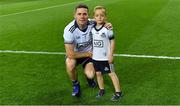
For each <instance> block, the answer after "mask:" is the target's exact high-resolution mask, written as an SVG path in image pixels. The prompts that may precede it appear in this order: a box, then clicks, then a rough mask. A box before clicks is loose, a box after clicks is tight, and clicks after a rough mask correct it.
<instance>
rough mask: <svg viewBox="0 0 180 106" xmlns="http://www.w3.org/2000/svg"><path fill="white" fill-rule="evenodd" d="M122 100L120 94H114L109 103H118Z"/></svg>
mask: <svg viewBox="0 0 180 106" xmlns="http://www.w3.org/2000/svg"><path fill="white" fill-rule="evenodd" d="M121 98H122V92H119V93H115V94H114V96H113V97H112V98H111V101H118V100H119V99H121Z"/></svg>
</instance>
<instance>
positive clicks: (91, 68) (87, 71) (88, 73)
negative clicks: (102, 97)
mask: <svg viewBox="0 0 180 106" xmlns="http://www.w3.org/2000/svg"><path fill="white" fill-rule="evenodd" d="M85 74H86V76H87V77H88V78H89V79H92V78H94V75H95V71H94V66H93V64H92V63H88V64H87V65H86V67H85Z"/></svg>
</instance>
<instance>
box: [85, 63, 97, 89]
mask: <svg viewBox="0 0 180 106" xmlns="http://www.w3.org/2000/svg"><path fill="white" fill-rule="evenodd" d="M84 72H85V74H86V76H87V81H88V84H89V86H90V87H91V88H95V87H96V86H97V84H96V82H95V81H94V79H93V78H94V76H95V70H94V66H93V63H92V62H89V63H87V64H86V65H85V67H84Z"/></svg>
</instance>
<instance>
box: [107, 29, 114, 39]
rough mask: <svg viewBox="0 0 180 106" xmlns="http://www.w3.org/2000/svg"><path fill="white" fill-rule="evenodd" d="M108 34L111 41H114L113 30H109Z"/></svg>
mask: <svg viewBox="0 0 180 106" xmlns="http://www.w3.org/2000/svg"><path fill="white" fill-rule="evenodd" d="M107 34H108V38H109V39H110V40H111V39H114V33H113V30H108V31H107Z"/></svg>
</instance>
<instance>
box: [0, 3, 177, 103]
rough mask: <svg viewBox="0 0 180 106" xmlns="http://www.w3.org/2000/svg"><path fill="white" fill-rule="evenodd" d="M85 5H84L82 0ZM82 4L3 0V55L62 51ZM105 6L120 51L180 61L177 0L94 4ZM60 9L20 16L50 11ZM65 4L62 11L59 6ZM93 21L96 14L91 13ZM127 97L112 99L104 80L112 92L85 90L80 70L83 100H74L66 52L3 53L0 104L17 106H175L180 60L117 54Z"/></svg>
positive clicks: (0, 38)
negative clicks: (66, 30) (65, 35)
mask: <svg viewBox="0 0 180 106" xmlns="http://www.w3.org/2000/svg"><path fill="white" fill-rule="evenodd" d="M78 1H80V0H78ZM71 2H77V0H68V1H63V0H13V1H12V0H1V1H0V50H27V51H49V52H53V51H54V52H64V44H63V37H62V36H63V29H64V27H65V26H66V25H67V24H68V23H69V22H70V21H71V20H72V19H73V16H72V14H73V9H74V6H75V5H76V4H78V3H73V4H69V5H63V4H66V3H71ZM85 3H86V4H88V5H89V7H90V11H91V12H90V14H92V10H93V7H94V6H96V5H103V6H105V7H106V8H107V13H108V21H109V22H111V23H112V24H113V27H114V32H115V34H116V53H125V54H126V53H127V54H144V55H167V56H180V55H179V53H180V49H179V47H178V46H179V45H180V44H179V34H180V33H179V29H180V28H179V27H180V18H179V16H180V15H179V12H180V7H179V5H180V1H178V0H96V1H95V0H91V1H88V2H85ZM54 5H59V6H58V7H54V8H49V9H44V10H38V11H31V12H27V13H22V14H14V15H9V16H3V15H7V14H12V13H17V12H23V11H29V10H34V9H39V8H46V7H49V6H54ZM61 5H63V6H61ZM90 16H92V15H90ZM115 69H116V73H117V75H118V77H119V78H120V82H121V85H122V91H123V93H124V97H123V98H122V100H120V101H118V102H111V101H110V98H111V96H112V94H113V91H114V89H113V86H112V83H111V80H110V78H109V77H108V76H105V88H106V91H107V92H106V95H105V96H104V97H103V98H101V99H100V100H97V99H95V95H96V93H97V92H98V89H97V88H96V89H90V88H88V87H87V85H86V80H84V79H85V76H84V74H83V70H82V68H81V67H78V74H79V80H80V82H81V87H82V97H80V98H73V97H71V90H72V86H71V81H70V80H69V78H68V75H67V73H66V68H65V63H64V56H63V55H40V54H7V53H0V104H11V105H18V104H23V105H27V104H29V105H33V104H34V105H57V104H62V105H63V104H64V105H65V104H70V105H85V104H86V105H98V104H100V105H121V104H123V105H126V104H134V105H135V104H137V105H140V104H143V105H176V104H180V100H179V98H180V96H179V95H180V90H179V88H180V78H179V74H180V63H179V60H166V59H148V58H147V59H142V58H126V57H115Z"/></svg>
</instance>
